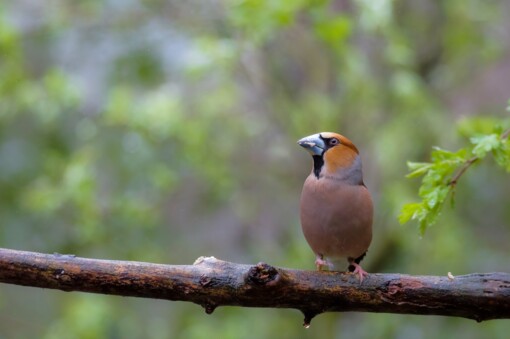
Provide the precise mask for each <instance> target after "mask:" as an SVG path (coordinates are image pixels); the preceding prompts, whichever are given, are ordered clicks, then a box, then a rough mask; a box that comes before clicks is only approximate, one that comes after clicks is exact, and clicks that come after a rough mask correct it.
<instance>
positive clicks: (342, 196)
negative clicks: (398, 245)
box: [298, 132, 373, 282]
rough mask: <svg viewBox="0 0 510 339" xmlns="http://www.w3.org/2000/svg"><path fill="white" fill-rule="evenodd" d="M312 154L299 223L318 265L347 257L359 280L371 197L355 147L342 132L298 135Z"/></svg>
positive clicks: (369, 231)
mask: <svg viewBox="0 0 510 339" xmlns="http://www.w3.org/2000/svg"><path fill="white" fill-rule="evenodd" d="M298 144H299V145H300V146H301V147H303V148H304V149H306V150H307V151H308V152H309V153H310V154H311V155H312V158H313V168H312V173H310V175H309V176H308V178H306V181H305V184H304V186H303V192H302V193H301V227H302V229H303V233H304V235H305V238H306V241H307V242H308V244H309V245H310V247H311V248H312V250H313V251H314V253H315V255H316V258H317V259H316V260H315V265H316V266H317V269H318V270H321V269H322V268H323V267H325V266H326V267H328V268H329V269H330V270H333V269H334V268H336V267H335V266H337V264H338V261H339V260H340V259H345V258H346V259H347V261H348V262H349V266H348V269H349V271H350V272H354V274H358V276H359V280H360V282H362V281H363V278H364V277H365V276H366V275H367V272H366V271H364V270H363V269H362V268H361V266H360V265H359V263H360V261H361V260H362V259H363V257H364V256H365V254H366V252H367V249H368V246H369V245H370V242H371V240H372V218H373V206H372V198H371V197H370V193H369V192H368V190H367V188H366V187H365V184H364V183H363V175H362V172H361V159H360V156H359V152H358V149H357V148H356V146H354V144H353V143H352V142H351V141H350V140H349V139H347V138H346V137H344V136H343V135H340V134H337V133H331V132H322V133H318V134H314V135H310V136H308V137H305V138H303V139H301V140H299V141H298Z"/></svg>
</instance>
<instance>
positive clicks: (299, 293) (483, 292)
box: [0, 249, 510, 326]
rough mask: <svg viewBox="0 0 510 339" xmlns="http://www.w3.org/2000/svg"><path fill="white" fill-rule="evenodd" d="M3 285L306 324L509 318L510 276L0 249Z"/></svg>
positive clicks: (504, 274)
mask: <svg viewBox="0 0 510 339" xmlns="http://www.w3.org/2000/svg"><path fill="white" fill-rule="evenodd" d="M0 282H3V283H8V284H15V285H23V286H33V287H42V288H52V289H59V290H62V291H68V292H69V291H82V292H91V293H102V294H113V295H121V296H131V297H141V298H155V299H167V300H180V301H190V302H193V303H196V304H199V305H201V306H202V307H204V308H205V311H206V312H207V313H212V312H213V311H214V309H215V308H216V307H218V306H243V307H273V308H294V309H299V310H301V312H303V314H304V315H305V322H304V325H305V326H308V325H309V324H310V321H311V319H312V318H313V317H314V316H316V315H317V314H320V313H323V312H345V311H360V312H384V313H400V314H422V315H443V316H454V317H464V318H469V319H474V320H476V321H483V320H489V319H508V318H510V274H508V273H475V274H468V275H463V276H457V277H453V276H450V277H448V276H410V275H404V274H369V275H368V277H366V278H365V280H364V281H363V284H361V285H360V283H359V281H358V279H357V277H355V276H353V275H352V274H350V273H342V272H316V271H303V270H292V269H285V268H276V267H273V266H270V265H267V264H265V263H259V264H257V265H243V264H235V263H231V262H226V261H222V260H218V259H216V258H214V257H200V258H198V259H197V260H196V262H195V263H194V264H193V265H161V264H152V263H143V262H133V261H114V260H97V259H86V258H78V257H76V256H74V255H62V254H42V253H34V252H24V251H16V250H9V249H0Z"/></svg>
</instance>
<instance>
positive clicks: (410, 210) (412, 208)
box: [398, 202, 423, 224]
mask: <svg viewBox="0 0 510 339" xmlns="http://www.w3.org/2000/svg"><path fill="white" fill-rule="evenodd" d="M422 207H423V203H421V202H417V203H410V204H405V205H404V206H402V210H401V211H400V215H399V216H398V221H399V222H400V224H405V223H406V222H408V221H409V220H411V219H415V217H416V215H417V212H418V211H419V210H420V209H421V208H422Z"/></svg>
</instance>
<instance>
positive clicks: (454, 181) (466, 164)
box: [448, 157, 478, 187]
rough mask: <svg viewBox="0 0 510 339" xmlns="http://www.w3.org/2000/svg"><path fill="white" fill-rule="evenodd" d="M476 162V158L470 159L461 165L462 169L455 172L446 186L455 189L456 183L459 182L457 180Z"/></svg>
mask: <svg viewBox="0 0 510 339" xmlns="http://www.w3.org/2000/svg"><path fill="white" fill-rule="evenodd" d="M477 160H478V157H472V158H470V159H468V160H467V161H466V162H465V163H464V164H463V165H462V167H461V168H460V169H459V170H458V171H457V173H455V175H454V176H453V178H452V179H451V180H450V181H449V182H448V186H453V187H455V185H457V181H458V180H459V178H460V177H461V176H462V175H463V174H464V172H466V170H467V169H468V168H469V166H471V165H473V164H474V163H475V162H476V161H477Z"/></svg>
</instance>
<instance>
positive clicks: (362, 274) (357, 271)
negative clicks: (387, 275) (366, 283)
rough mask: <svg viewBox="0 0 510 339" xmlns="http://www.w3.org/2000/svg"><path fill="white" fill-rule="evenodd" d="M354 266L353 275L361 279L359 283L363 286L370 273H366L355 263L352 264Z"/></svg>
mask: <svg viewBox="0 0 510 339" xmlns="http://www.w3.org/2000/svg"><path fill="white" fill-rule="evenodd" d="M351 265H352V266H354V271H353V272H352V273H353V274H357V275H358V277H359V283H360V284H361V283H362V282H363V279H364V278H365V277H366V276H367V275H368V272H367V271H365V270H364V269H363V268H361V266H360V265H359V264H356V263H355V262H352V263H351Z"/></svg>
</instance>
